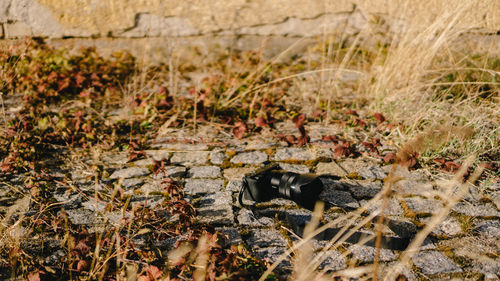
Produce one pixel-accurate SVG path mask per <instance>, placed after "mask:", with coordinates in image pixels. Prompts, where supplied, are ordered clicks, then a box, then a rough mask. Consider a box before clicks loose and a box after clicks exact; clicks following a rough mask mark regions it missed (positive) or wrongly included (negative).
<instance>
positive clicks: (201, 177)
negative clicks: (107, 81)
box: [0, 124, 500, 280]
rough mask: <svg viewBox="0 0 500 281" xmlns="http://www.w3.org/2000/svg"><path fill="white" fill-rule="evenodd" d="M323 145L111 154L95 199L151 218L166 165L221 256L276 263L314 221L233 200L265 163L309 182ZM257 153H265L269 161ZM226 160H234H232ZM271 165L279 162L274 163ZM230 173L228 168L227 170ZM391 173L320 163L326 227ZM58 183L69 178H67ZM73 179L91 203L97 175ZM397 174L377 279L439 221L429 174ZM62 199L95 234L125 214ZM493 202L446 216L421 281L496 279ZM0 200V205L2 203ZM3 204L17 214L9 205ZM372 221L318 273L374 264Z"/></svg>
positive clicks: (294, 211) (468, 202)
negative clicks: (232, 252)
mask: <svg viewBox="0 0 500 281" xmlns="http://www.w3.org/2000/svg"><path fill="white" fill-rule="evenodd" d="M291 128H292V129H293V130H292V133H293V132H294V131H295V130H296V129H295V128H294V127H293V124H292V127H291ZM317 137H318V142H317V143H313V144H311V147H309V148H297V147H288V148H278V147H276V146H277V144H275V143H266V142H262V141H259V140H257V141H255V143H254V142H248V143H246V142H245V140H237V141H235V140H233V141H232V142H231V141H230V142H226V143H225V146H219V147H215V148H213V149H212V150H211V151H209V150H208V149H210V148H212V147H208V146H207V145H204V144H189V143H185V144H175V143H163V144H158V145H156V146H154V147H156V148H158V149H156V150H147V151H146V154H147V156H146V158H145V159H141V160H137V161H134V162H132V163H128V152H124V153H123V152H118V153H114V154H113V153H107V152H106V153H104V154H103V157H101V160H102V162H103V163H105V166H104V170H105V171H106V172H108V173H110V174H111V176H109V177H108V178H106V177H104V178H103V181H102V183H100V187H99V191H100V192H105V193H106V192H109V189H110V186H112V185H113V182H112V180H119V181H118V182H121V187H122V188H123V190H124V192H125V193H124V194H125V195H126V196H131V197H130V198H131V199H130V205H131V207H135V206H137V205H138V204H145V205H146V207H148V208H152V207H155V206H159V204H161V202H163V200H164V195H163V194H165V184H164V183H162V181H164V180H165V175H164V174H163V173H159V174H151V169H152V167H151V166H152V165H153V164H154V161H158V160H167V161H166V162H165V164H167V163H168V165H169V166H166V167H165V171H166V172H167V174H168V177H171V178H173V180H175V181H176V182H178V183H180V184H182V185H183V186H184V192H185V194H186V200H188V202H190V203H192V204H193V205H194V207H195V208H196V210H197V215H196V218H195V221H196V222H200V223H206V224H210V225H212V226H214V227H215V228H216V230H217V231H219V233H220V234H219V243H220V244H221V246H222V247H230V246H231V245H237V244H242V243H243V244H246V245H247V246H248V247H249V249H250V250H251V252H253V253H254V254H255V255H256V256H258V257H260V258H263V259H266V260H268V261H269V262H273V261H275V260H276V259H277V258H278V257H279V256H280V255H281V254H282V253H284V252H285V251H286V250H287V249H288V247H289V246H290V245H289V241H288V240H290V241H291V242H290V243H292V241H293V243H296V242H297V241H299V236H300V235H301V234H302V232H303V229H304V226H305V225H306V224H307V223H308V222H309V221H310V219H311V215H312V212H311V211H310V210H307V209H304V208H301V207H300V206H298V205H297V204H296V203H294V202H293V201H290V200H287V199H283V198H275V199H273V200H270V201H266V202H260V203H258V204H256V206H255V209H253V210H249V209H245V208H241V207H240V206H239V205H238V204H237V199H236V198H237V194H235V193H237V192H239V191H240V189H241V185H242V177H243V176H244V175H245V174H247V173H249V172H252V171H254V170H255V169H257V167H258V166H260V164H262V163H264V162H265V161H267V160H269V158H270V159H271V160H274V161H281V162H279V165H280V168H281V169H283V170H286V171H290V172H296V173H308V172H310V168H311V163H314V162H312V161H311V160H317V159H320V160H321V161H325V159H329V158H332V157H333V154H332V151H331V149H329V148H324V147H321V146H320V145H321V141H320V139H321V136H317ZM228 143H229V144H228ZM253 149H255V150H253ZM261 149H266V152H264V151H262V150H261ZM226 150H227V151H228V152H227V154H226ZM249 150H253V151H249ZM273 152H274V154H273ZM235 153H236V154H235ZM234 154H235V155H234ZM228 155H234V156H233V157H232V159H229V157H228ZM268 155H273V156H272V157H268ZM86 161H87V162H88V160H86ZM337 161H338V160H337ZM244 165H249V166H244ZM227 166H232V167H231V168H227ZM235 166H236V167H235ZM148 168H149V169H148ZM390 168H391V167H389V166H380V165H379V164H378V163H377V162H376V161H374V160H371V159H370V158H363V157H359V158H355V159H351V158H346V159H345V160H342V161H338V162H321V163H317V164H316V166H315V167H312V168H311V170H312V171H313V172H314V173H316V174H326V176H324V177H321V180H322V182H323V183H324V190H323V192H322V193H321V195H320V199H323V200H324V201H326V203H327V204H326V206H325V207H326V210H325V213H324V216H323V219H322V223H328V222H331V221H332V220H334V219H337V218H340V217H342V216H345V215H346V214H349V212H350V211H352V210H353V209H356V208H359V207H360V206H366V205H367V204H368V202H369V200H370V199H371V198H373V197H375V196H377V194H378V193H379V192H380V191H381V190H382V187H383V180H384V178H385V177H386V175H387V174H388V171H389V169H390ZM59 173H60V174H61V175H64V173H65V172H59ZM71 174H72V179H73V184H75V185H77V187H78V188H80V190H81V191H83V192H84V193H85V194H87V195H88V194H89V192H94V183H92V181H91V180H89V179H93V177H94V173H93V172H90V171H87V170H85V169H84V168H83V166H80V168H78V170H76V169H75V170H73V171H71ZM396 174H397V175H398V176H402V177H403V178H404V179H403V180H401V181H399V182H398V183H397V184H396V186H395V187H394V190H393V191H394V192H393V193H391V197H390V198H388V205H387V207H386V209H385V213H384V215H385V216H386V219H387V221H386V222H387V225H385V226H384V228H383V231H382V235H383V238H384V242H383V243H384V248H382V249H381V252H380V261H381V262H384V263H382V264H381V267H380V268H381V269H380V270H381V272H382V271H383V270H385V268H386V267H387V266H389V265H391V264H393V263H392V261H394V260H397V258H398V255H399V251H401V250H402V249H404V248H402V247H403V246H402V244H404V243H405V242H404V241H406V240H405V239H407V238H410V239H411V238H413V237H414V236H415V235H416V234H417V231H418V230H419V228H421V227H423V226H424V225H425V223H428V222H429V220H430V218H429V217H426V216H428V215H431V214H435V213H436V212H437V211H439V210H440V209H441V208H442V206H443V204H442V202H444V201H443V200H441V199H438V198H439V197H437V196H436V195H437V193H436V192H435V189H438V188H439V186H440V185H439V184H434V183H433V182H431V181H430V180H429V177H428V175H427V173H425V172H422V171H421V170H417V171H410V172H408V171H405V170H399V169H398V170H397V171H396ZM339 177H340V178H339ZM20 184H22V180H20ZM224 185H225V186H224ZM434 186H436V187H434ZM60 190H61V191H59V192H58V193H57V194H55V195H54V199H56V201H57V202H58V203H61V205H59V206H61V207H63V208H64V209H66V212H67V213H68V218H69V220H70V221H71V223H74V224H77V225H78V224H80V225H86V226H92V227H93V229H94V230H93V231H96V229H97V230H98V229H99V228H103V227H106V226H107V225H106V223H107V224H110V225H112V224H115V223H117V222H119V220H120V219H121V213H119V212H107V211H105V210H106V206H107V204H106V203H105V202H100V201H95V200H94V199H92V198H91V199H90V200H89V199H84V198H86V197H85V196H82V195H80V194H75V193H74V192H73V191H71V192H73V193H70V192H69V191H67V192H66V193H63V192H62V190H66V189H63V188H61V189H60ZM92 194H93V193H92ZM7 196H9V194H8V193H5V196H4V194H2V198H3V197H7ZM495 196H497V197H498V191H496V190H495V189H491V188H490V189H488V188H483V189H472V191H471V194H470V195H468V196H466V198H465V199H464V200H462V201H461V202H460V203H458V204H457V205H456V206H455V207H454V208H453V209H452V210H453V212H452V213H451V214H450V216H449V217H446V219H445V220H444V221H443V222H442V223H441V224H440V225H438V226H437V227H436V228H435V229H434V230H433V231H432V234H433V235H432V236H431V237H428V238H426V239H425V241H424V243H423V245H422V247H420V249H419V250H420V251H421V252H419V253H417V254H416V255H415V256H414V257H413V258H412V262H413V265H414V267H413V268H415V272H419V274H421V275H422V276H430V277H429V278H430V279H436V278H441V277H443V278H448V277H449V276H459V277H462V276H465V275H467V276H468V275H469V274H478V273H482V274H485V277H486V274H490V275H492V274H496V272H498V271H500V262H499V259H498V257H497V255H498V252H500V249H499V248H498V247H499V246H498V245H497V244H498V239H499V238H500V236H499V233H500V221H498V217H499V216H500V215H499V211H498V210H497V209H496V208H495V206H496V205H495V198H497V197H495ZM2 198H0V204H2V203H1V202H4V201H2V200H3V199H2ZM146 198H147V199H146ZM85 200H87V201H85ZM5 202H6V203H5V204H13V203H12V202H11V201H5ZM373 203H374V206H373V207H371V208H369V209H368V210H367V211H366V212H364V213H363V214H362V216H361V217H359V218H357V219H355V221H354V224H353V225H359V224H360V223H361V221H362V220H363V219H364V218H365V217H366V216H367V215H368V214H373V212H379V211H380V210H379V208H380V206H381V205H382V200H378V201H376V202H373ZM403 209H405V211H409V212H405V211H404V210H403ZM0 211H3V209H2V210H0ZM415 214H416V215H417V216H416V217H415V216H414V215H415ZM126 215H128V214H126ZM162 215H163V214H162ZM164 215H165V216H167V218H168V219H169V220H170V221H171V222H174V223H176V222H178V220H179V217H178V216H171V215H170V214H168V212H165V214H164ZM459 215H460V217H462V216H461V215H465V216H463V217H472V218H471V222H470V225H472V226H473V227H470V226H467V227H468V228H469V229H471V231H470V232H467V233H465V230H462V227H463V225H462V224H463V223H464V222H462V220H461V219H460V220H459V219H457V218H459ZM376 220H377V217H375V218H374V219H373V220H372V221H371V222H369V223H367V224H364V225H363V226H362V228H361V229H359V230H358V231H356V232H355V233H354V235H353V237H352V239H348V240H347V241H346V242H345V243H344V244H343V247H342V248H341V251H342V252H345V251H346V250H348V251H351V252H352V253H351V254H347V253H345V255H346V257H344V256H343V255H342V253H341V252H340V251H337V250H326V249H325V250H326V253H327V256H328V257H326V259H324V260H323V261H322V262H321V268H323V269H325V270H327V271H337V270H342V269H346V268H347V266H348V265H350V264H354V263H355V262H360V263H361V264H362V265H364V264H367V265H369V264H371V263H373V260H374V255H375V248H374V247H372V246H373V243H372V242H373V241H370V242H369V243H368V244H367V245H357V244H356V243H357V241H358V240H359V239H361V238H362V237H366V235H367V234H370V235H374V228H373V227H374V225H375V222H376ZM345 225H346V223H345V222H339V223H337V224H335V225H332V226H331V228H330V229H328V230H327V231H325V232H323V233H322V234H319V235H317V236H316V237H315V239H314V240H313V241H312V242H311V245H312V247H313V251H314V255H318V254H321V252H322V249H323V248H324V247H325V246H326V244H327V243H328V241H329V239H330V238H331V237H333V236H334V235H336V233H338V229H340V228H342V227H343V226H345ZM417 225H418V227H417ZM281 226H284V227H286V229H287V230H288V231H290V233H289V235H287V234H284V233H282V232H281V231H280V230H281V229H280V228H279V227H281ZM141 239H142V240H141ZM136 240H137V241H135V240H134V241H135V242H137V243H136V244H137V245H143V246H144V247H146V246H151V245H150V243H149V242H146V240H145V238H140V237H139V238H138V239H136ZM407 240H408V239H407ZM176 241H177V240H172V241H170V242H168V243H167V241H162V242H157V243H156V244H155V245H156V246H157V247H159V248H161V249H162V251H166V250H165V249H172V247H174V244H175V242H176ZM401 241H402V242H401ZM141 243H142V244H141ZM162 243H163V244H162ZM167 244H168V245H167ZM385 247H388V248H385ZM443 249H446V250H447V251H446V255H448V256H450V257H452V256H453V257H454V258H455V257H457V258H459V259H460V260H463V261H464V263H462V262H460V263H461V264H466V266H464V267H463V268H460V266H459V265H458V264H456V263H455V262H454V261H452V259H450V258H448V257H446V256H445V255H444V254H443V253H445V252H444V251H442V250H443ZM453 260H455V259H453ZM356 265H357V264H356ZM279 268H280V269H282V270H283V271H281V272H284V274H289V273H290V272H291V260H290V258H288V259H287V260H285V261H284V262H282V263H281V264H280V266H279ZM417 268H418V270H417ZM406 272H407V273H408V274H409V275H408V276H411V278H409V280H414V279H416V277H415V274H413V271H412V269H411V268H409V269H408V271H406ZM462 272H464V273H462ZM462 274H464V275H462ZM380 276H383V274H381V275H380ZM492 276H493V275H492Z"/></svg>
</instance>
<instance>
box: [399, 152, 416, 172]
mask: <svg viewBox="0 0 500 281" xmlns="http://www.w3.org/2000/svg"><path fill="white" fill-rule="evenodd" d="M417 157H418V152H406V153H403V155H402V156H401V157H400V158H401V163H400V164H401V166H403V167H407V168H409V169H410V168H415V167H416V166H417V164H418V159H417Z"/></svg>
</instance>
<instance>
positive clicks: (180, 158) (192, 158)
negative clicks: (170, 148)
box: [170, 151, 210, 166]
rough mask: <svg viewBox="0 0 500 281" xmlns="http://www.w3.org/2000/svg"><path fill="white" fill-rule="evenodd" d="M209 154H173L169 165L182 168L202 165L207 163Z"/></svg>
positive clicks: (199, 152) (203, 152)
mask: <svg viewBox="0 0 500 281" xmlns="http://www.w3.org/2000/svg"><path fill="white" fill-rule="evenodd" d="M209 153H210V152H208V151H192V152H174V153H173V155H172V158H171V159H170V163H171V164H180V165H183V166H194V165H202V164H205V163H206V162H207V158H208V156H209Z"/></svg>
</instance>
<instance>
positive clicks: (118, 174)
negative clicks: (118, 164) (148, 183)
mask: <svg viewBox="0 0 500 281" xmlns="http://www.w3.org/2000/svg"><path fill="white" fill-rule="evenodd" d="M150 173H151V171H150V170H148V169H146V168H140V167H130V168H125V169H121V170H117V171H114V172H113V173H112V174H111V176H109V178H110V179H120V178H124V179H128V178H136V177H142V176H146V175H149V174H150Z"/></svg>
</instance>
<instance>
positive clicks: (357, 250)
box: [347, 245, 397, 262]
mask: <svg viewBox="0 0 500 281" xmlns="http://www.w3.org/2000/svg"><path fill="white" fill-rule="evenodd" d="M347 249H348V250H349V251H351V252H352V256H353V258H355V259H357V260H359V261H362V262H373V261H374V260H375V251H376V249H375V248H374V247H370V246H362V245H351V246H350V247H349V248H347ZM396 258H397V256H396V255H395V254H394V252H393V251H391V250H389V249H383V248H381V249H380V256H379V259H380V261H393V260H395V259H396Z"/></svg>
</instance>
